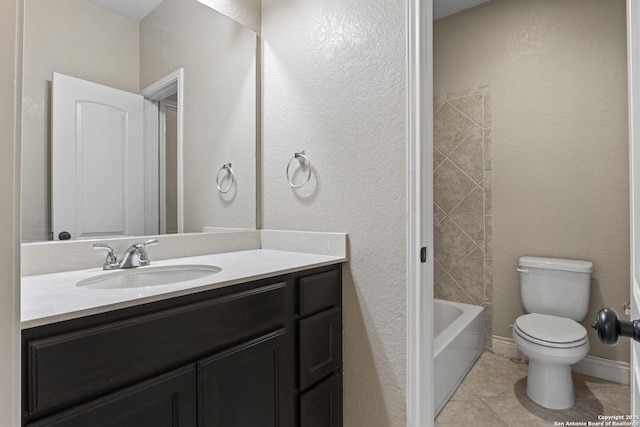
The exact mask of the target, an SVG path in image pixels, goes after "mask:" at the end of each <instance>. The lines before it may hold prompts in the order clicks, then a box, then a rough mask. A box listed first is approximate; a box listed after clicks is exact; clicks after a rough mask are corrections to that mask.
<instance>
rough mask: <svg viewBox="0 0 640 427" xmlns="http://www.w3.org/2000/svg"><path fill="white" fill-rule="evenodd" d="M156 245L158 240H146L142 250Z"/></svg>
mask: <svg viewBox="0 0 640 427" xmlns="http://www.w3.org/2000/svg"><path fill="white" fill-rule="evenodd" d="M157 244H158V239H151V240H147V241H146V242H144V243H143V244H142V247H143V248H146V247H147V246H152V245H157Z"/></svg>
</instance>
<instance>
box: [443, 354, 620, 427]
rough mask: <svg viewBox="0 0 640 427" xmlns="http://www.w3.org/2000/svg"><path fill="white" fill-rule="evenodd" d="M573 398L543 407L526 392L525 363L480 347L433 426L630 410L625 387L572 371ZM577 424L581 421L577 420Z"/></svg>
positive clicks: (546, 421) (544, 421) (541, 422)
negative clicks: (564, 405) (565, 405)
mask: <svg viewBox="0 0 640 427" xmlns="http://www.w3.org/2000/svg"><path fill="white" fill-rule="evenodd" d="M573 382H574V386H575V390H576V403H575V405H574V406H573V407H572V408H569V409H565V410H551V409H546V408H543V407H541V406H538V405H537V404H535V403H533V401H531V400H530V399H529V398H528V397H527V394H526V387H527V365H526V364H520V363H516V362H513V361H511V360H510V359H508V358H506V357H503V356H499V355H496V354H493V353H490V352H485V353H484V354H483V355H482V356H480V359H479V360H478V362H477V363H476V365H475V366H474V367H473V368H472V369H471V371H470V372H469V374H468V375H467V377H466V378H465V379H464V381H463V383H462V385H461V386H460V387H459V388H458V391H457V392H456V393H455V394H454V395H453V397H452V398H451V400H450V401H449V403H447V405H446V406H445V407H444V409H443V410H442V411H441V412H440V414H439V415H438V417H437V418H436V421H435V425H436V426H526V427H529V426H553V425H562V424H560V423H565V424H564V425H571V424H569V423H568V422H570V421H574V422H575V421H583V422H585V423H586V424H588V422H589V421H598V415H626V414H628V413H629V386H628V385H621V384H617V383H611V382H607V381H604V380H600V379H597V378H593V377H588V376H585V375H579V374H574V376H573ZM556 422H558V424H555V423H556ZM578 425H580V424H578Z"/></svg>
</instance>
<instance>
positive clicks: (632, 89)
mask: <svg viewBox="0 0 640 427" xmlns="http://www.w3.org/2000/svg"><path fill="white" fill-rule="evenodd" d="M639 3H640V2H638V1H637V0H627V52H628V53H627V58H628V68H629V71H628V72H629V146H630V151H629V156H630V159H631V161H630V173H631V179H630V189H629V190H630V195H629V196H630V203H631V215H630V216H631V319H632V320H635V319H640V52H638V48H640V4H639ZM630 371H631V379H630V382H631V414H632V415H636V416H638V415H640V343H639V342H636V341H634V340H631V369H630Z"/></svg>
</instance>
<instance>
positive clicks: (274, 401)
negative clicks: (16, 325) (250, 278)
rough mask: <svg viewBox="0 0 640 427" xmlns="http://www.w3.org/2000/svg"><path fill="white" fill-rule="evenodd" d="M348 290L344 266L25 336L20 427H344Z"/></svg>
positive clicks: (56, 326) (150, 305)
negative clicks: (344, 303) (344, 297)
mask: <svg viewBox="0 0 640 427" xmlns="http://www.w3.org/2000/svg"><path fill="white" fill-rule="evenodd" d="M314 284H315V285H317V289H315V287H316V286H313V285H314ZM322 289H324V290H322ZM109 292H113V291H109ZM329 294H331V297H329V296H328V295H329ZM340 294H341V267H340V265H334V266H329V267H322V268H319V269H313V270H307V271H302V272H297V273H292V274H288V275H285V276H278V277H273V278H269V279H263V280H258V281H254V282H249V283H242V284H237V285H231V286H227V287H223V288H220V289H214V290H209V291H203V292H198V293H193V294H189V295H184V296H179V297H175V298H170V299H166V300H161V301H156V302H151V303H147V304H142V305H138V306H134V307H130V308H125V309H119V310H114V311H109V312H106V313H102V314H97V315H93V316H87V317H83V318H78V319H73V320H69V321H65V322H59V323H54V324H50V325H45V326H40V327H35V328H31V329H25V330H23V331H22V343H23V344H22V349H23V362H22V366H23V369H22V377H23V395H22V402H23V403H22V414H23V415H22V425H23V426H29V427H31V426H34V427H35V426H82V427H85V426H94V425H95V426H98V425H101V426H113V427H115V426H118V427H120V426H122V427H130V426H132V425H135V426H154V427H156V426H165V425H166V426H232V427H244V426H247V427H248V426H252V427H253V426H265V427H266V426H296V425H302V426H316V425H318V426H319V425H322V426H338V425H341V420H342V399H341V390H342V380H341V370H342V362H341V354H342V350H341V335H342V326H341V308H340ZM329 300H331V301H329ZM322 301H324V302H322ZM323 420H327V421H323Z"/></svg>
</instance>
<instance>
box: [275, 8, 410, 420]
mask: <svg viewBox="0 0 640 427" xmlns="http://www.w3.org/2000/svg"><path fill="white" fill-rule="evenodd" d="M405 13H406V11H405V2H404V1H401V0H392V1H388V0H385V1H382V0H373V1H372V0H326V1H316V0H299V1H295V2H282V1H279V0H264V1H263V9H262V17H263V21H262V38H263V46H262V51H263V61H262V64H263V100H262V102H263V106H262V108H263V144H262V150H263V156H262V158H263V164H262V170H263V175H262V185H263V188H262V195H263V196H262V206H263V208H262V212H263V227H264V228H266V229H285V230H287V229H288V230H316V231H337V232H346V233H348V234H349V254H348V255H349V262H348V263H347V264H346V266H345V268H344V273H343V274H344V276H343V279H344V290H343V303H344V314H343V321H344V331H343V333H344V353H343V354H344V416H345V418H344V425H345V426H398V427H399V426H405V425H406V403H405V400H406V344H407V343H406V335H407V333H406V322H407V319H406V307H407V302H406V288H407V271H406V265H407V261H406V259H407V254H406V246H407V237H406V227H407V200H406V193H407V179H406V174H407V165H406V156H407V152H406V150H407V148H406V120H407V118H406V105H407V100H406V87H405V86H406V74H407V70H406V56H405V53H406V16H405ZM300 150H305V151H306V155H307V156H308V158H309V159H310V161H311V163H312V165H313V168H312V176H311V180H310V182H309V183H308V184H307V185H305V186H304V187H302V188H300V189H299V190H293V189H292V188H291V187H290V186H289V184H288V183H287V180H286V178H285V170H286V168H287V164H288V162H289V161H290V159H291V158H292V157H293V155H294V153H295V152H298V151H300ZM291 169H292V175H293V178H294V181H296V182H297V183H299V182H300V181H299V180H301V179H302V178H303V176H304V174H305V173H306V170H305V171H301V170H299V169H298V162H297V161H295V160H294V161H292V163H291Z"/></svg>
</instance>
